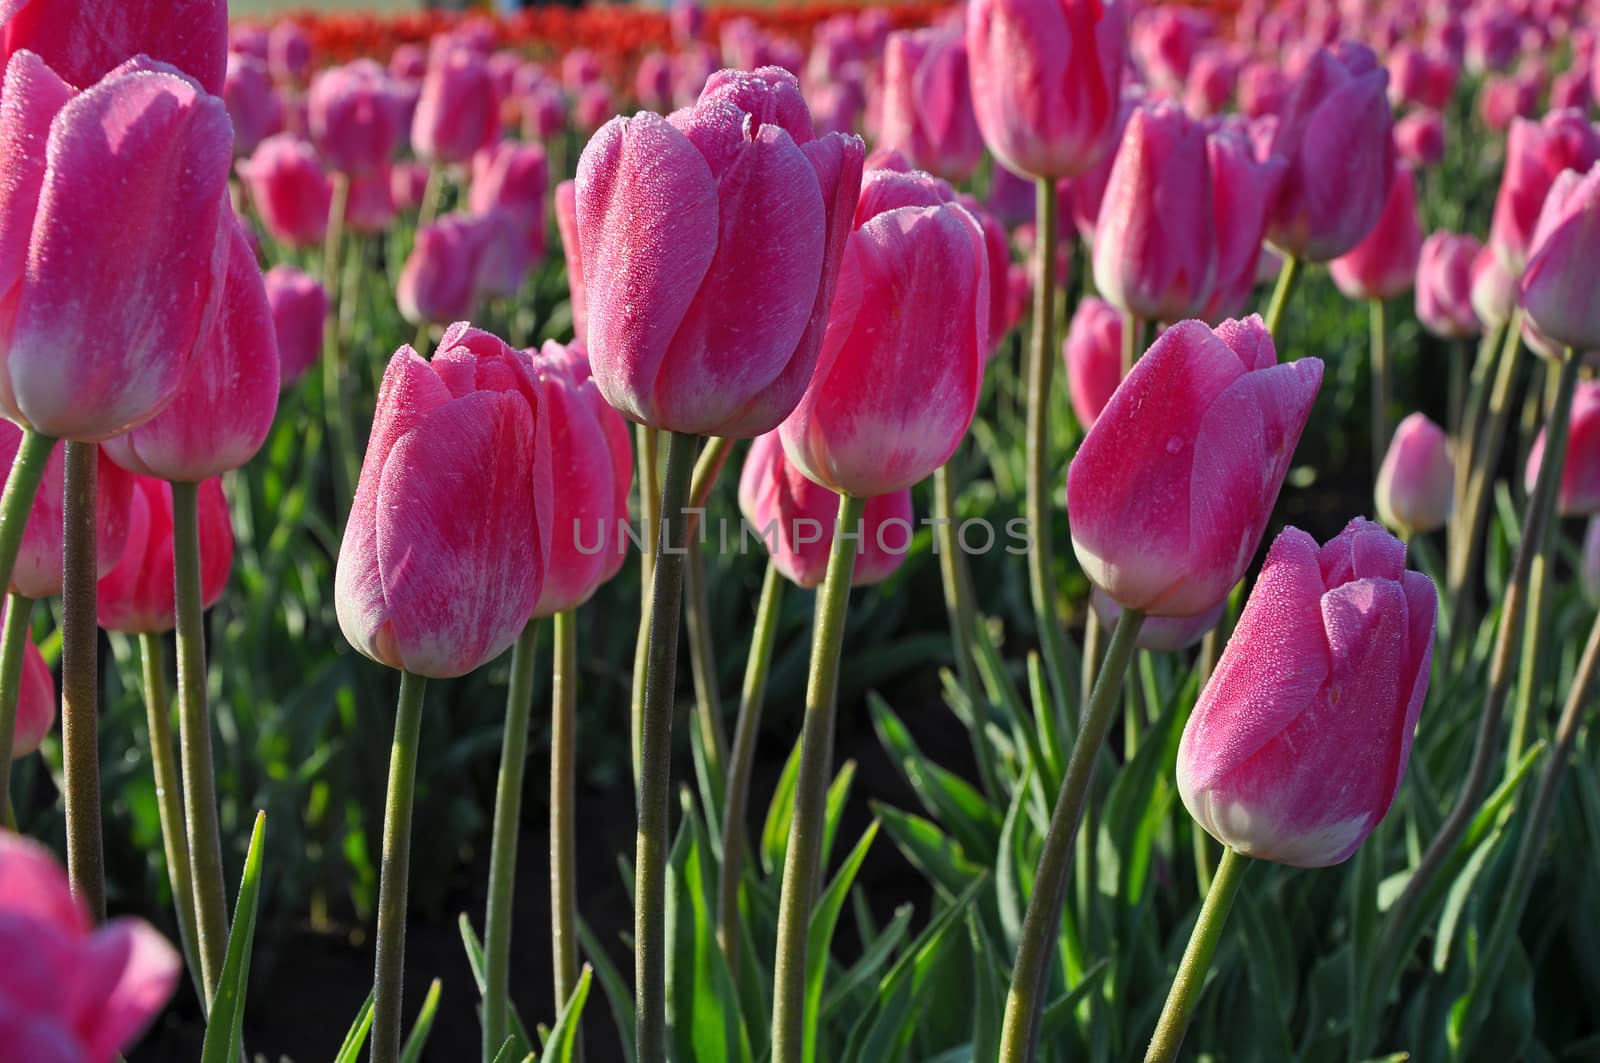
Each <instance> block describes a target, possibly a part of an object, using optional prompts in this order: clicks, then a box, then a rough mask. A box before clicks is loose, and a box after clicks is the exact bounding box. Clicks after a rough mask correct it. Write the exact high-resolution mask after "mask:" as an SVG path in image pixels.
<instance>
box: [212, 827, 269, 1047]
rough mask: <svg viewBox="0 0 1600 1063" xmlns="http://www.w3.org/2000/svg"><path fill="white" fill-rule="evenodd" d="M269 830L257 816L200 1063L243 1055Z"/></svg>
mask: <svg viewBox="0 0 1600 1063" xmlns="http://www.w3.org/2000/svg"><path fill="white" fill-rule="evenodd" d="M266 826H267V814H266V813H265V812H257V813H256V825H255V829H254V830H252V831H251V832H250V848H249V850H248V851H247V852H246V853H245V858H244V876H243V877H242V878H241V879H240V880H239V899H238V901H237V902H236V903H235V904H234V909H233V928H232V929H231V930H230V931H229V932H228V951H227V953H226V954H225V957H224V959H223V961H222V977H221V978H220V979H218V981H217V997H216V1000H215V1001H213V1002H212V1005H211V1017H210V1019H209V1021H207V1023H206V1037H205V1042H204V1043H203V1045H202V1046H201V1049H200V1063H233V1061H235V1060H237V1059H238V1058H239V1055H240V1047H239V1037H240V1030H241V1029H242V1027H243V1025H244V998H245V991H246V990H247V989H248V988H249V983H250V950H251V947H252V945H253V944H254V940H255V933H256V909H257V906H258V905H259V903H260V900H261V846H262V840H263V835H264V833H265V831H266Z"/></svg>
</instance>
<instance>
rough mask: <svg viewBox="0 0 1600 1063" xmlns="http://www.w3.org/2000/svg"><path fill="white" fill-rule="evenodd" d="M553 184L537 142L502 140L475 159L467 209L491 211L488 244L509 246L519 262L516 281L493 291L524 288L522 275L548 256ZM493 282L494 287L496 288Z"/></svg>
mask: <svg viewBox="0 0 1600 1063" xmlns="http://www.w3.org/2000/svg"><path fill="white" fill-rule="evenodd" d="M549 184H550V164H549V162H548V161H547V160H546V158H545V152H544V149H543V148H541V147H540V146H539V145H537V144H518V143H516V142H514V141H509V140H502V141H501V142H500V143H499V144H496V145H495V146H494V147H492V148H486V149H484V150H483V151H480V152H478V154H476V155H474V156H473V158H472V186H471V188H470V190H469V191H468V195H467V206H468V209H469V210H470V211H471V212H472V213H473V214H474V215H477V216H478V217H489V216H491V215H492V216H493V217H494V218H495V219H497V220H496V221H495V223H494V224H493V225H492V226H491V237H490V245H491V251H490V252H488V253H489V254H491V255H492V254H493V250H492V248H493V247H494V246H495V245H506V246H505V250H504V254H506V255H508V256H512V257H515V258H516V259H517V260H518V261H519V262H520V263H521V269H520V270H519V271H518V272H517V276H516V283H515V284H511V285H510V286H509V290H506V287H505V286H504V285H502V286H500V287H501V290H499V291H495V294H504V295H509V294H512V293H514V292H515V291H516V290H517V289H518V288H520V287H521V280H522V275H523V274H524V273H526V272H527V269H528V268H529V267H530V266H532V265H533V264H534V263H536V262H538V261H539V260H541V259H542V258H544V252H545V246H544V239H545V225H546V224H547V223H546V220H545V210H544V197H545V191H546V189H548V187H549ZM493 287H494V286H491V290H493Z"/></svg>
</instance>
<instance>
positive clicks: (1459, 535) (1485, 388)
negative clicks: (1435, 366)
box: [1445, 325, 1505, 641]
mask: <svg viewBox="0 0 1600 1063" xmlns="http://www.w3.org/2000/svg"><path fill="white" fill-rule="evenodd" d="M1504 329H1505V326H1504V325H1497V326H1495V327H1494V328H1491V329H1489V330H1488V331H1487V332H1485V333H1484V334H1483V339H1482V341H1481V342H1480V343H1479V344H1478V354H1477V357H1476V358H1475V359H1474V360H1473V363H1472V379H1471V383H1470V384H1469V386H1468V388H1467V401H1466V408H1465V409H1464V410H1463V411H1462V414H1461V424H1460V426H1459V428H1458V430H1457V432H1456V434H1455V437H1454V441H1455V458H1456V462H1455V489H1454V492H1453V495H1452V498H1453V504H1452V506H1451V519H1450V523H1449V525H1448V528H1447V531H1448V532H1449V537H1448V547H1449V552H1448V554H1447V555H1446V569H1445V572H1446V575H1447V577H1449V576H1450V575H1451V574H1452V573H1454V572H1455V570H1456V565H1457V564H1458V562H1457V560H1456V556H1457V554H1459V553H1460V552H1461V550H1462V548H1463V547H1464V546H1465V541H1464V535H1465V532H1466V527H1465V525H1464V524H1463V518H1464V517H1465V515H1466V508H1467V502H1466V496H1467V479H1468V476H1469V474H1470V472H1471V470H1472V468H1473V464H1474V462H1475V461H1476V460H1477V453H1478V446H1479V442H1480V436H1481V434H1482V432H1483V427H1484V422H1483V419H1484V416H1485V411H1486V409H1487V407H1488V403H1489V388H1490V383H1491V378H1492V377H1493V376H1494V375H1496V374H1495V372H1494V370H1495V366H1496V363H1497V362H1498V360H1499V353H1500V340H1501V338H1502V336H1503V335H1504ZM1452 605H1454V603H1452ZM1456 620H1457V618H1456V616H1455V614H1454V613H1453V612H1452V613H1451V615H1450V628H1451V631H1452V632H1454V630H1455V628H1456ZM1451 638H1452V641H1454V639H1455V636H1454V634H1452V636H1451Z"/></svg>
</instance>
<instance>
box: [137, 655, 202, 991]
mask: <svg viewBox="0 0 1600 1063" xmlns="http://www.w3.org/2000/svg"><path fill="white" fill-rule="evenodd" d="M139 654H140V657H141V658H142V660H143V665H144V710H145V721H146V723H147V725H148V727H149V730H150V770H151V773H152V774H153V775H154V776H155V784H156V811H157V812H158V813H159V815H160V817H161V848H162V851H163V853H164V854H165V855H166V860H167V881H168V882H169V883H170V884H171V886H172V907H173V910H174V911H175V912H176V914H177V920H178V941H179V943H180V944H181V945H182V946H183V959H184V966H186V967H187V968H188V969H189V976H190V977H191V978H193V979H194V983H195V994H196V995H197V996H199V997H200V998H201V999H204V998H205V985H204V981H203V978H202V976H201V974H200V955H199V952H198V951H197V950H196V948H195V914H194V880H193V879H192V878H191V876H190V872H189V839H188V838H187V837H185V835H184V822H183V790H182V788H181V787H180V786H179V784H178V761H177V758H176V756H174V754H173V750H172V716H171V712H170V710H169V706H168V702H167V673H166V660H165V658H166V654H165V653H164V652H163V650H162V646H161V636H160V635H156V634H151V633H149V632H146V633H145V634H142V635H140V636H139Z"/></svg>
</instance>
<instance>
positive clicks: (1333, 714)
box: [1178, 518, 1438, 867]
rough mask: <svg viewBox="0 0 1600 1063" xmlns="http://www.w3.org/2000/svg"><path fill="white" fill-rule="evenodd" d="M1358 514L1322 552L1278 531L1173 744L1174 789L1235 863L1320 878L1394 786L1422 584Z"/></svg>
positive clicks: (1419, 668)
mask: <svg viewBox="0 0 1600 1063" xmlns="http://www.w3.org/2000/svg"><path fill="white" fill-rule="evenodd" d="M1405 561H1406V548H1405V546H1404V545H1403V544H1402V543H1401V542H1400V541H1399V540H1398V539H1396V538H1395V537H1394V536H1392V535H1390V534H1389V533H1388V532H1386V531H1384V530H1383V529H1382V528H1380V527H1379V526H1378V525H1376V524H1374V523H1372V522H1371V521H1367V520H1362V519H1360V518H1357V519H1356V520H1353V521H1351V522H1350V524H1349V525H1348V526H1347V527H1346V528H1345V530H1344V531H1343V532H1341V533H1339V535H1337V536H1335V537H1334V538H1333V539H1330V540H1329V541H1328V544H1327V545H1326V546H1323V547H1320V548H1319V547H1318V546H1317V543H1316V540H1315V539H1313V538H1311V536H1309V535H1307V534H1306V533H1305V532H1303V531H1300V530H1299V529H1297V528H1286V529H1284V531H1283V534H1281V535H1279V536H1278V539H1277V541H1276V542H1274V543H1273V544H1272V549H1271V550H1270V551H1268V553H1267V563H1266V566H1265V567H1264V568H1263V569H1262V570H1261V575H1260V577H1259V578H1258V579H1257V580H1256V585H1255V588H1254V590H1253V591H1252V592H1251V594H1250V600H1249V601H1248V602H1246V603H1245V607H1244V614H1243V615H1242V616H1240V618H1239V625H1238V627H1237V628H1236V629H1235V630H1234V633H1233V637H1232V638H1231V639H1229V640H1228V647H1227V649H1225V650H1224V651H1223V653H1222V659H1221V660H1220V661H1219V662H1218V663H1217V670H1216V673H1215V675H1213V676H1212V678H1211V682H1210V683H1208V684H1207V685H1206V688H1205V690H1204V691H1203V692H1202V693H1201V695H1200V700H1199V702H1198V703H1196V705H1195V708H1194V712H1193V714H1192V715H1190V717H1189V722H1188V724H1187V725H1186V726H1185V727H1184V729H1183V739H1182V741H1181V743H1180V744H1179V746H1178V793H1179V795H1180V796H1182V798H1183V803H1184V807H1186V808H1188V810H1189V814H1190V815H1191V816H1193V817H1194V818H1195V820H1196V821H1197V822H1199V824H1200V825H1201V826H1202V827H1204V828H1205V829H1206V830H1207V832H1209V833H1210V834H1211V836H1212V837H1214V838H1216V839H1217V840H1218V841H1220V842H1221V843H1222V844H1224V845H1227V846H1231V847H1232V848H1234V849H1237V850H1238V851H1239V852H1241V853H1244V854H1245V855H1247V856H1253V857H1256V858H1258V859H1262V860H1273V861H1276V862H1278V863H1282V864H1289V865H1291V866H1294V867H1327V866H1329V865H1332V864H1337V863H1340V862H1341V861H1343V860H1346V859H1348V858H1349V856H1350V855H1351V854H1352V853H1354V852H1355V851H1356V849H1357V848H1358V847H1360V845H1361V842H1362V840H1363V839H1365V838H1366V836H1367V835H1368V834H1370V833H1371V832H1372V829H1373V828H1374V827H1376V826H1377V825H1378V821H1379V820H1381V819H1383V817H1384V814H1385V813H1386V812H1388V811H1389V805H1390V803H1391V802H1393V801H1394V795H1395V793H1396V791H1398V790H1399V788H1400V781H1401V780H1402V779H1403V778H1404V777H1405V770H1406V761H1407V760H1408V758H1409V757H1410V754H1411V736H1412V732H1414V731H1415V730H1416V726H1417V717H1418V716H1419V715H1420V714H1421V712H1422V702H1423V699H1424V698H1425V697H1426V695H1427V692H1428V669H1429V666H1430V664H1431V663H1432V660H1433V632H1434V615H1435V613H1436V611H1437V608H1438V600H1437V595H1436V594H1435V592H1434V589H1433V583H1432V581H1430V580H1429V579H1428V577H1426V576H1424V575H1422V574H1421V573H1418V572H1408V571H1406V568H1405Z"/></svg>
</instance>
